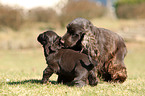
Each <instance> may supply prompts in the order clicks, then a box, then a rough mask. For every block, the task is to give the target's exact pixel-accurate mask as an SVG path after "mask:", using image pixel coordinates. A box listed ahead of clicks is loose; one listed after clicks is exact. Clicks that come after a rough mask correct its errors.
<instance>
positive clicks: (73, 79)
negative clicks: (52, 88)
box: [37, 31, 98, 87]
mask: <svg viewBox="0 0 145 96" xmlns="http://www.w3.org/2000/svg"><path fill="white" fill-rule="evenodd" d="M60 39H61V37H59V36H58V35H57V34H56V33H55V32H53V31H46V32H44V33H42V34H40V35H39V36H38V38H37V40H38V42H40V43H41V44H42V45H43V48H44V55H45V59H46V63H47V64H48V66H47V67H46V69H45V70H44V71H43V78H42V83H48V81H49V77H50V76H51V75H52V74H53V73H56V74H57V75H58V79H57V82H58V83H64V84H70V85H76V86H79V87H82V86H84V85H86V84H87V83H89V84H90V85H91V86H95V85H97V83H98V81H97V79H96V74H95V66H96V62H95V61H93V60H92V59H91V58H89V57H88V56H87V55H86V54H83V53H79V52H77V51H74V50H71V49H63V48H62V47H63V45H62V43H61V42H60ZM94 62H95V63H94Z"/></svg>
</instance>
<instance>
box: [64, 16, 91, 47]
mask: <svg viewBox="0 0 145 96" xmlns="http://www.w3.org/2000/svg"><path fill="white" fill-rule="evenodd" d="M92 27H93V24H92V23H91V22H90V21H89V20H87V19H84V18H76V19H74V20H73V21H72V22H70V23H69V24H68V25H67V33H66V34H65V35H64V36H63V37H62V41H63V42H64V45H65V47H73V46H75V45H79V43H80V44H81V41H82V39H83V37H84V35H85V33H86V32H88V31H91V30H92Z"/></svg>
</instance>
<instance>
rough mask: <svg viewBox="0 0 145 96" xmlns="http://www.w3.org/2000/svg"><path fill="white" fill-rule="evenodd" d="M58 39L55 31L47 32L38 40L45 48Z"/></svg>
mask: <svg viewBox="0 0 145 96" xmlns="http://www.w3.org/2000/svg"><path fill="white" fill-rule="evenodd" d="M58 37H59V36H58V35H57V34H56V33H55V32H53V31H46V32H44V33H42V34H40V35H39V36H38V38H37V40H38V42H40V43H41V44H42V45H43V46H45V45H49V46H51V45H52V44H53V43H54V41H55V40H56V39H57V38H58Z"/></svg>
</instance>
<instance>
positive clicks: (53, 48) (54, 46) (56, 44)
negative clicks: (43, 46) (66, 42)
mask: <svg viewBox="0 0 145 96" xmlns="http://www.w3.org/2000/svg"><path fill="white" fill-rule="evenodd" d="M60 40H61V38H60V37H58V38H57V39H56V40H55V42H54V43H53V44H52V45H51V46H50V49H51V51H56V50H58V49H60V48H61V47H62V44H61V42H60Z"/></svg>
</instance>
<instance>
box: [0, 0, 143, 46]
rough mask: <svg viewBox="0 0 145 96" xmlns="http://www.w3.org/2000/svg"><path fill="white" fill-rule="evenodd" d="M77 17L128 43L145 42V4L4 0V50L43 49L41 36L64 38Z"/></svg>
mask: <svg viewBox="0 0 145 96" xmlns="http://www.w3.org/2000/svg"><path fill="white" fill-rule="evenodd" d="M77 17H84V18H86V19H89V20H90V21H91V22H92V23H93V24H94V25H95V26H97V27H104V28H107V29H110V30H112V31H114V32H116V33H118V34H119V35H121V36H122V37H123V38H124V39H125V41H126V42H139V43H144V42H145V0H25V1H23V2H22V1H21V0H0V49H29V48H38V47H41V46H40V45H39V43H38V42H37V40H36V38H37V36H38V35H39V34H40V33H41V32H43V31H45V30H54V31H56V32H57V34H59V35H60V36H63V34H64V33H65V32H66V26H67V24H68V23H69V22H71V21H72V20H73V19H75V18H77Z"/></svg>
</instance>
